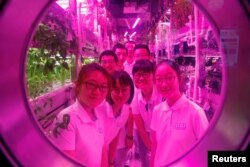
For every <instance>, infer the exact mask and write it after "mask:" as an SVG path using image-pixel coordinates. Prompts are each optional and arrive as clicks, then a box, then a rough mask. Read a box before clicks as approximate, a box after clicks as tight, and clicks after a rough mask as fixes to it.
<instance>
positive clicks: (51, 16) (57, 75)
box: [26, 3, 79, 98]
mask: <svg viewBox="0 0 250 167" xmlns="http://www.w3.org/2000/svg"><path fill="white" fill-rule="evenodd" d="M72 20H73V19H72V16H71V15H70V14H69V13H67V12H66V11H64V10H63V9H62V8H61V7H59V6H58V5H57V4H56V3H55V4H54V5H52V7H51V8H50V9H49V10H48V12H47V14H46V15H45V17H44V18H43V20H42V21H41V22H40V24H39V25H38V28H37V29H36V32H35V34H34V37H33V39H32V41H31V45H30V48H29V50H28V62H27V68H26V75H27V87H28V93H29V96H30V97H31V98H35V97H37V96H39V95H41V94H43V93H46V92H49V91H51V90H52V89H53V87H54V86H55V85H59V86H60V85H63V84H64V83H65V81H66V80H68V79H70V73H71V71H70V69H72V68H71V67H72V66H73V65H72V58H71V55H73V54H78V53H79V50H78V48H79V47H78V38H77V37H76V35H75V32H74V30H73V29H72Z"/></svg>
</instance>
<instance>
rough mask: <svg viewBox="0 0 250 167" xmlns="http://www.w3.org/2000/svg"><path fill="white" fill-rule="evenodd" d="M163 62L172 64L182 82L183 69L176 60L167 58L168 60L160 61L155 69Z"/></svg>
mask: <svg viewBox="0 0 250 167" xmlns="http://www.w3.org/2000/svg"><path fill="white" fill-rule="evenodd" d="M162 64H166V65H168V66H170V67H171V68H172V69H173V70H174V71H175V72H176V74H177V77H178V80H179V83H181V81H182V80H181V70H180V68H179V65H178V64H177V63H176V62H175V61H173V60H169V59H167V60H162V61H161V62H159V63H158V64H157V66H156V68H155V71H156V70H157V68H158V67H159V66H161V65H162Z"/></svg>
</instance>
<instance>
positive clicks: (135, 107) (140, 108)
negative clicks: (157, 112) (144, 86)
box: [131, 87, 162, 132]
mask: <svg viewBox="0 0 250 167" xmlns="http://www.w3.org/2000/svg"><path fill="white" fill-rule="evenodd" d="M161 102H162V96H161V95H160V94H159V93H158V92H157V90H156V88H155V87H154V88H153V93H152V96H151V98H150V100H149V101H148V102H147V101H146V100H145V99H144V98H143V96H142V93H141V91H140V90H138V91H136V92H135V96H134V99H133V101H132V104H131V107H132V112H133V114H134V115H137V114H140V115H141V117H142V119H143V122H144V126H145V129H146V131H147V132H150V123H151V118H152V112H153V109H154V107H155V106H156V105H157V104H159V103H161Z"/></svg>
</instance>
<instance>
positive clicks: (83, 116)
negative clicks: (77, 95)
mask: <svg viewBox="0 0 250 167" xmlns="http://www.w3.org/2000/svg"><path fill="white" fill-rule="evenodd" d="M74 110H75V111H76V112H78V114H79V116H80V119H81V120H82V122H83V123H90V122H94V121H93V120H92V119H91V118H90V117H89V115H88V114H87V112H86V110H85V109H84V108H83V107H82V105H81V104H80V102H79V101H78V100H76V102H75V103H74Z"/></svg>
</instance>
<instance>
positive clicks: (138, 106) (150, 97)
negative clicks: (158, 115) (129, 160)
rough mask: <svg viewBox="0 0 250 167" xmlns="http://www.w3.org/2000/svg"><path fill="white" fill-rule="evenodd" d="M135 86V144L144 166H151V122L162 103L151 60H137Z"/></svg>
mask: <svg viewBox="0 0 250 167" xmlns="http://www.w3.org/2000/svg"><path fill="white" fill-rule="evenodd" d="M132 74H133V80H134V84H135V86H136V88H137V92H136V93H135V96H134V99H133V102H132V105H131V106H132V113H133V117H134V122H135V126H136V128H135V130H134V131H135V134H134V136H135V137H134V138H135V142H136V145H137V146H138V151H139V155H140V158H141V163H142V166H143V167H144V166H145V167H147V166H149V165H150V154H151V141H150V122H151V118H152V111H153V108H154V106H155V105H157V104H159V103H160V102H161V101H162V98H161V96H160V95H159V94H158V92H157V91H156V89H155V88H154V64H153V63H152V62H151V61H150V60H145V59H142V60H137V61H136V62H135V65H134V66H133V70H132Z"/></svg>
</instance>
